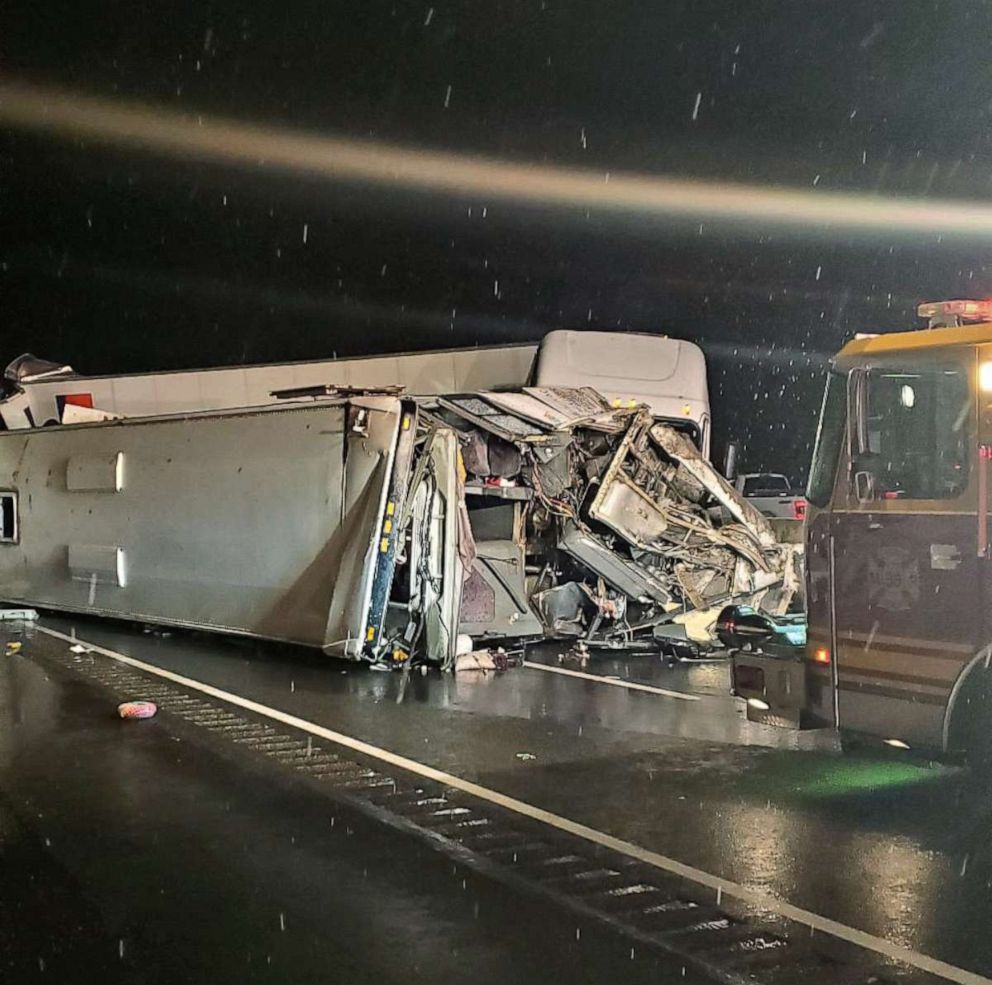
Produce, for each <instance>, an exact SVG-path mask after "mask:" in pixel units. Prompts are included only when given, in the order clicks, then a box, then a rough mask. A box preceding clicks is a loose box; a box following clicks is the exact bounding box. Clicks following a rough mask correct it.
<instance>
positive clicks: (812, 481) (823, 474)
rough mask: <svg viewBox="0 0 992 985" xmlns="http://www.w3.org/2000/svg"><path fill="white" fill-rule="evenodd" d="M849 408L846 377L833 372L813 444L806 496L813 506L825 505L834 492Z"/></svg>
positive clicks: (828, 378)
mask: <svg viewBox="0 0 992 985" xmlns="http://www.w3.org/2000/svg"><path fill="white" fill-rule="evenodd" d="M846 408H847V377H846V376H844V375H843V374H841V373H831V374H830V375H829V376H828V377H827V388H826V390H825V391H824V394H823V407H822V408H821V410H820V426H819V427H818V428H817V432H816V444H815V445H814V447H813V464H812V466H811V467H810V470H809V488H808V489H807V490H806V498H807V499H808V500H809V501H810V502H811V503H812V504H813V505H814V506H819V507H821V508H822V507H824V506H826V505H827V503H829V502H830V496H831V494H832V493H833V491H834V476H835V475H836V473H837V459H838V456H839V455H840V446H841V441H842V440H843V438H844V412H845V410H846Z"/></svg>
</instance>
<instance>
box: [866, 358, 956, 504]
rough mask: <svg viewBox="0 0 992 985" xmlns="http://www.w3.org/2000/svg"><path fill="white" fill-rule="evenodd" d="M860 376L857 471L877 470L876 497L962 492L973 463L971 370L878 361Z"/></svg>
mask: <svg viewBox="0 0 992 985" xmlns="http://www.w3.org/2000/svg"><path fill="white" fill-rule="evenodd" d="M861 384H862V385H861V386H860V387H859V388H858V391H859V396H858V400H857V402H856V405H857V413H858V415H859V420H858V422H857V424H858V427H857V428H856V433H857V442H856V444H857V447H856V448H855V461H854V472H855V477H857V476H859V475H860V476H865V475H867V476H869V477H870V493H871V498H882V499H955V498H956V497H958V496H960V495H961V493H962V492H964V489H965V487H966V486H967V484H968V477H969V472H970V467H971V466H970V457H969V444H970V443H969V435H970V432H971V397H970V392H969V387H968V377H967V374H966V373H965V371H964V370H963V369H960V368H958V367H937V368H934V369H926V370H906V371H898V370H890V369H874V370H871V371H870V372H869V373H868V374H867V375H866V376H864V377H862V380H861Z"/></svg>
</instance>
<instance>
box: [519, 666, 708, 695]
mask: <svg viewBox="0 0 992 985" xmlns="http://www.w3.org/2000/svg"><path fill="white" fill-rule="evenodd" d="M524 666H525V667H529V668H530V669H531V670H545V671H547V672H548V673H549V674H564V675H565V676H566V677H578V678H580V679H581V680H583V681H595V682H596V683H597V684H611V685H612V686H613V687H625V688H627V689H628V690H629V691H647V692H648V694H661V695H663V696H664V697H666V698H678V699H679V700H680V701H700V700H702V699H701V698H700V697H699V695H698V694H685V693H684V692H682V691H667V690H666V689H665V688H663V687H652V686H651V685H650V684H638V683H636V682H635V681H621V680H613V679H612V678H610V677H601V676H600V675H599V674H584V673H583V672H582V671H581V670H566V669H565V668H564V667H550V666H548V664H539V663H534V661H533V660H525V661H524Z"/></svg>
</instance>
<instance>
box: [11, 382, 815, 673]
mask: <svg viewBox="0 0 992 985" xmlns="http://www.w3.org/2000/svg"><path fill="white" fill-rule="evenodd" d="M697 435H698V432H697ZM717 507H718V509H717ZM0 517H2V526H0V599H3V600H5V601H8V602H12V603H17V604H23V605H32V606H35V607H39V608H49V609H54V610H57V611H66V612H80V613H90V614H95V615H104V616H112V617H117V618H124V619H130V620H136V621H141V622H146V623H152V624H165V625H177V626H185V627H192V628H198V629H204V630H214V631H218V632H224V633H235V634H242V635H248V636H253V637H260V638H265V639H273V640H284V641H290V642H294V643H299V644H304V645H307V646H313V647H318V648H320V649H322V650H324V651H325V652H327V653H329V654H334V655H338V656H342V657H347V658H352V659H361V660H368V661H374V662H379V663H387V664H391V665H403V664H407V663H409V662H410V661H421V660H423V661H428V662H430V663H433V664H436V665H439V666H442V667H448V666H451V664H452V662H453V659H454V657H455V653H456V648H457V647H458V645H459V637H461V638H462V640H463V641H464V638H465V637H466V636H467V637H469V638H470V639H471V640H472V641H475V642H478V641H480V640H481V641H484V643H483V645H487V644H486V642H485V641H497V640H513V639H516V640H520V639H527V638H536V637H546V636H555V637H564V638H572V639H581V640H584V641H587V642H588V643H590V644H600V645H603V646H615V647H616V646H629V645H632V644H640V645H643V644H644V642H645V641H647V642H649V643H651V644H653V645H660V641H663V640H686V641H695V642H698V643H702V644H705V643H706V642H707V641H708V640H709V639H710V632H711V628H712V625H713V623H714V622H715V619H716V615H717V613H718V612H719V610H720V608H721V607H722V606H724V605H725V604H727V603H728V602H732V601H737V602H746V603H748V604H750V605H753V606H756V607H759V608H763V609H764V610H766V611H768V612H770V613H773V614H781V613H784V612H786V611H787V610H788V609H789V607H790V605H792V604H793V602H794V600H795V598H796V596H797V592H798V591H799V583H800V579H799V572H798V558H797V548H796V546H795V545H791V544H782V543H779V541H778V540H777V538H776V537H775V534H774V532H773V530H772V528H771V526H770V525H769V523H768V521H767V520H766V519H765V518H764V517H762V516H761V515H760V514H758V513H757V512H756V511H755V510H753V508H751V507H750V506H749V505H748V504H747V503H746V502H745V501H743V500H741V499H740V497H738V496H737V494H736V493H735V492H734V491H733V489H731V487H730V486H729V485H728V484H727V483H726V482H725V481H724V480H723V479H722V478H721V477H720V476H719V475H718V474H717V473H716V472H715V471H714V470H713V469H712V467H711V466H710V465H709V464H708V462H707V461H706V459H705V458H704V456H703V455H702V453H701V451H700V449H699V448H698V447H697V446H696V444H695V443H694V441H693V435H692V434H691V433H686V432H684V431H682V430H680V429H678V428H676V427H673V426H671V425H669V424H666V423H663V422H659V421H658V420H656V419H655V417H654V416H653V415H652V414H651V413H649V412H648V411H647V409H646V408H644V407H643V406H640V405H638V406H634V407H623V408H616V407H613V406H612V405H611V402H609V401H606V400H605V399H604V398H603V397H602V396H601V395H600V394H599V393H598V392H597V391H595V390H593V389H591V388H578V389H569V388H561V387H527V388H523V389H520V390H514V391H503V392H496V391H487V390H484V391H479V392H473V393H463V394H448V395H444V396H441V395H436V396H429V397H419V398H416V399H415V398H412V397H409V396H407V395H406V394H405V393H403V392H402V390H401V388H399V387H384V388H380V389H378V390H374V389H366V390H360V391H357V392H356V391H352V390H349V389H347V388H341V387H325V388H319V387H308V388H307V391H306V394H305V395H301V394H300V393H298V392H290V393H289V394H288V395H286V397H285V398H284V399H281V400H277V401H276V402H274V403H270V404H268V405H265V406H260V407H253V408H247V409H225V410H216V411H210V412H199V413H192V414H178V415H177V414H173V415H163V416H158V417H146V418H125V419H118V420H106V421H93V422H90V423H83V424H75V425H66V424H60V425H55V426H51V427H44V428H25V429H17V430H12V431H7V432H2V433H0ZM463 645H464V644H463Z"/></svg>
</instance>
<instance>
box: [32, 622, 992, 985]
mask: <svg viewBox="0 0 992 985" xmlns="http://www.w3.org/2000/svg"><path fill="white" fill-rule="evenodd" d="M35 628H36V629H37V630H38V631H39V632H42V633H45V634H46V635H48V636H54V637H55V638H56V639H60V640H65V642H66V643H70V644H75V643H78V644H80V645H82V646H85V647H87V648H88V649H90V650H92V651H93V652H94V653H101V654H103V655H104V656H105V657H110V658H111V659H112V660H117V661H119V662H120V663H123V664H127V666H129V667H134V668H136V669H137V670H143V671H145V672H146V673H148V674H153V675H154V676H156V677H161V678H163V679H164V680H167V681H172V682H173V683H175V684H179V685H181V686H182V687H187V688H189V689H190V690H193V691H199V692H200V693H201V694H207V695H209V696H210V697H212V698H217V699H218V700H220V701H226V702H227V703H228V704H232V705H236V706H237V707H238V708H244V709H245V710H246V711H250V712H253V713H254V714H256V715H262V716H263V717H265V718H270V719H272V721H276V722H281V723H282V724H283V725H288V726H290V728H295V729H300V730H301V731H303V732H309V733H310V734H311V735H316V736H319V737H320V738H322V739H326V740H327V741H328V742H333V743H335V744H337V745H340V746H344V747H345V748H347V749H352V750H354V751H355V752H359V753H361V754H362V755H364V756H369V757H371V758H372V759H378V760H379V761H380V762H383V763H389V764H390V765H391V766H396V767H397V768H399V769H402V770H406V771H407V772H409V773H414V774H416V775H417V776H422V777H424V778H425V779H427V780H434V781H435V782H437V783H443V784H444V785H445V786H448V787H452V788H454V789H455V790H461V791H462V792H463V793H467V794H469V795H471V796H473V797H476V798H478V799H479V800H485V801H487V802H489V803H490V804H496V805H497V806H498V807H502V808H504V809H505V810H508V811H513V812H514V813H515V814H520V815H522V816H523V817H528V818H530V819H531V820H534V821H539V822H541V823H542V824H546V825H548V827H551V828H556V829H557V830H559V831H564V832H565V833H566V834H570V835H574V836H575V837H577V838H582V839H583V840H584V841H588V842H590V843H592V844H594V845H601V846H602V847H603V848H608V849H610V850H611V851H614V852H619V853H620V854H621V855H626V856H627V857H628V858H632V859H636V860H637V861H639V862H644V863H645V864H647V865H651V866H654V867H655V868H656V869H661V870H662V871H664V872H670V873H672V874H673V875H676V876H680V877H681V878H683V879H690V880H692V881H693V882H695V883H698V884H699V885H701V886H707V887H709V888H710V889H715V890H716V891H717V893H718V894H719V895H726V896H731V897H733V898H735V899H738V900H741V901H742V902H744V903H747V904H749V905H751V906H754V907H758V908H759V909H762V910H765V911H766V912H769V913H775V914H778V915H779V916H782V917H785V918H786V919H788V920H794V921H795V922H796V923H801V924H804V925H805V926H807V927H811V928H813V930H818V931H820V932H821V933H825V934H830V935H831V936H833V937H837V938H839V939H840V940H845V941H848V942H849V943H851V944H856V945H857V946H859V947H863V948H865V949H866V950H869V951H874V952H875V953H876V954H881V955H884V956H885V957H887V958H890V959H892V960H893V961H901V962H902V963H904V964H908V965H911V966H912V967H914V968H919V969H920V970H921V971H927V972H930V973H931V974H933V975H938V976H940V977H941V978H945V979H947V980H948V981H951V982H958V983H959V985H992V979H989V978H985V977H983V976H982V975H978V974H976V973H975V972H973V971H968V970H966V969H965V968H958V967H957V966H956V965H952V964H948V963H947V962H946V961H940V960H939V959H937V958H932V957H930V955H928V954H920V953H919V952H918V951H913V950H911V949H910V948H908V947H903V946H902V945H901V944H894V943H893V942H892V941H887V940H885V939H884V938H882V937H875V936H874V935H873V934H869V933H866V932H865V931H863V930H858V929H857V928H856V927H849V926H847V924H843V923H839V922H838V921H836V920H831V919H830V918H829V917H824V916H821V915H820V914H819V913H813V912H812V911H811V910H804V909H802V908H801V907H798V906H793V905H792V904H791V903H787V902H786V901H785V900H781V899H778V898H777V897H775V896H772V895H771V894H769V893H765V892H762V891H761V890H758V889H749V888H748V887H747V886H742V885H740V884H739V883H736V882H732V881H731V880H729V879H724V878H722V877H720V876H715V875H712V874H711V873H709V872H704V871H703V870H702V869H697V868H695V867H694V866H692V865H686V864H685V863H684V862H679V861H678V860H677V859H674V858H669V857H668V856H667V855H662V854H660V853H659V852H653V851H650V850H649V849H647V848H642V847H641V846H640V845H635V844H634V843H633V842H630V841H624V840H623V839H622V838H616V837H614V836H613V835H610V834H607V833H606V832H605V831H598V830H597V829H596V828H590V827H589V826H588V825H585V824H582V823H580V822H579V821H573V820H571V819H570V818H567V817H562V816H561V815H560V814H555V813H553V812H551V811H547V810H545V809H544V808H543V807H536V806H534V805H533V804H528V803H527V802H526V801H523V800H517V799H516V798H515V797H509V796H507V795H506V794H502V793H500V792H499V791H498V790H490V789H489V788H488V787H483V786H480V785H479V784H478V783H472V782H471V781H470V780H463V779H462V778H461V777H460V776H455V775H454V774H453V773H445V772H444V771H443V770H439V769H435V768H434V767H433V766H426V765H425V764H424V763H418V762H417V761H416V760H415V759H407V757H406V756H400V755H398V754H397V753H395V752H390V751H389V750H388V749H381V748H380V747H379V746H374V745H372V744H371V743H369V742H363V741H362V740H361V739H355V738H353V737H352V736H350V735H345V734H344V733H342V732H335V731H333V730H332V729H329V728H324V726H323V725H317V724H316V723H315V722H308V721H307V720H306V719H305V718H297V717H296V715H290V714H288V713H287V712H284V711H280V710H279V709H278V708H270V707H268V706H267V705H263V704H259V703H258V702H257V701H252V700H250V699H249V698H243V697H241V696H240V695H238V694H233V693H231V692H230V691H224V690H222V689H221V688H219V687H214V686H213V685H212V684H204V683H203V682H202V681H197V680H193V678H191V677H183V676H182V675H181V674H174V673H173V672H172V671H171V670H163V669H162V668H161V667H156V666H155V665H154V664H148V663H145V662H144V661H142V660H136V659H135V658H134V657H129V656H127V655H126V654H123V653H118V652H117V651H116V650H109V649H107V648H106V647H103V646H98V645H97V644H95V643H87V642H86V641H85V640H81V639H79V638H78V637H74V636H67V635H66V634H65V633H60V632H57V631H56V630H54V629H46V628H45V627H44V626H36V627H35Z"/></svg>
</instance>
